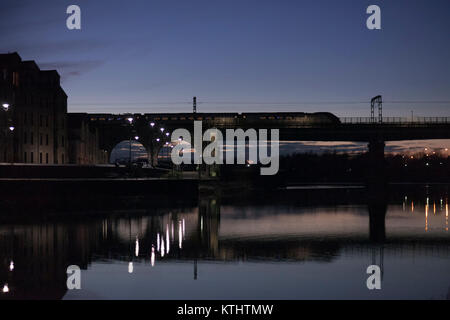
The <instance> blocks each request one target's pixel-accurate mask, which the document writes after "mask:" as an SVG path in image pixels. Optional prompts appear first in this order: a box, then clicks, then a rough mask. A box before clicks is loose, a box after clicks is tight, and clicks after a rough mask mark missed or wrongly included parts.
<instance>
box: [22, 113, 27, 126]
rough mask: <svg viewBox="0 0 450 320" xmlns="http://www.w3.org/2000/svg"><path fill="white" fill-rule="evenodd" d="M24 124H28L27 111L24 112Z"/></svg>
mask: <svg viewBox="0 0 450 320" xmlns="http://www.w3.org/2000/svg"><path fill="white" fill-rule="evenodd" d="M23 124H27V113H26V112H24V113H23Z"/></svg>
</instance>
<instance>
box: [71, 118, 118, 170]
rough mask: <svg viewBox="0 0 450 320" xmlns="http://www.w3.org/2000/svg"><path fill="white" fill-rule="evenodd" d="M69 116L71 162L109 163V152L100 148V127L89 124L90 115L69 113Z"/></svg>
mask: <svg viewBox="0 0 450 320" xmlns="http://www.w3.org/2000/svg"><path fill="white" fill-rule="evenodd" d="M67 117H68V118H67V119H68V120H67V121H68V141H69V159H70V163H74V164H101V163H108V160H109V159H108V153H107V152H106V151H105V150H101V149H100V148H99V137H98V129H97V128H95V127H92V126H90V125H89V123H90V121H89V118H88V116H87V115H86V114H85V113H69V114H68V116H67Z"/></svg>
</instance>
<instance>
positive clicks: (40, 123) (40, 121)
mask: <svg viewBox="0 0 450 320" xmlns="http://www.w3.org/2000/svg"><path fill="white" fill-rule="evenodd" d="M42 123H43V121H42V115H39V126H40V127H42Z"/></svg>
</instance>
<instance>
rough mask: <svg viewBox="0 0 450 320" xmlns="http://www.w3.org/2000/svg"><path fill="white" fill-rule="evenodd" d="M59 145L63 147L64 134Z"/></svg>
mask: <svg viewBox="0 0 450 320" xmlns="http://www.w3.org/2000/svg"><path fill="white" fill-rule="evenodd" d="M61 147H64V136H62V137H61Z"/></svg>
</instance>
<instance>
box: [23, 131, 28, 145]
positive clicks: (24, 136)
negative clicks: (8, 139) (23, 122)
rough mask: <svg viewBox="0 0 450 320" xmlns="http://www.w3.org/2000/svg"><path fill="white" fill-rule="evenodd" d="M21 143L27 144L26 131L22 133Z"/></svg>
mask: <svg viewBox="0 0 450 320" xmlns="http://www.w3.org/2000/svg"><path fill="white" fill-rule="evenodd" d="M23 144H27V133H26V132H24V133H23Z"/></svg>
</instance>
